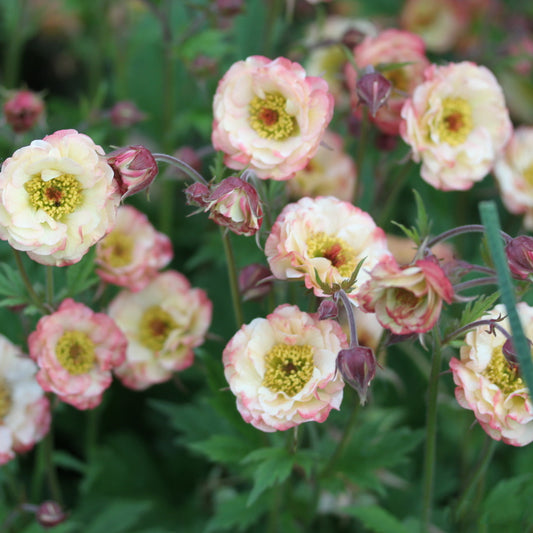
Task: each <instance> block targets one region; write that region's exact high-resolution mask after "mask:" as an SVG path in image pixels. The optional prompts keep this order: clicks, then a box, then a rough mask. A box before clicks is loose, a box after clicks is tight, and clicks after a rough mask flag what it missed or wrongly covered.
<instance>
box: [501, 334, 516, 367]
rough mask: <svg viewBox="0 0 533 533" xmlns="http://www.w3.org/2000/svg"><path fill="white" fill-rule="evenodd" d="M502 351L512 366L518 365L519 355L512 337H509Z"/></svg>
mask: <svg viewBox="0 0 533 533" xmlns="http://www.w3.org/2000/svg"><path fill="white" fill-rule="evenodd" d="M502 353H503V356H504V357H505V359H506V360H507V362H508V363H509V365H510V366H511V368H517V367H518V355H517V353H516V350H515V349H514V344H513V340H512V339H507V340H506V341H505V342H504V343H503V346H502Z"/></svg>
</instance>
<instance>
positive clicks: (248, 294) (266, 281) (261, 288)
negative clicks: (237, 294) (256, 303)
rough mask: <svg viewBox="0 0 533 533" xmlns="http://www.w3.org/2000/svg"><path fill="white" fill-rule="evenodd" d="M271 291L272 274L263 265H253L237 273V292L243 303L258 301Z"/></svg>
mask: <svg viewBox="0 0 533 533" xmlns="http://www.w3.org/2000/svg"><path fill="white" fill-rule="evenodd" d="M271 289H272V273H271V272H270V269H269V268H267V267H266V266H265V265H261V264H259V263H253V264H251V265H248V266H245V267H244V268H243V269H242V270H241V271H240V272H239V290H240V291H241V294H242V298H243V300H244V301H247V300H259V299H260V298H262V297H263V296H265V295H266V294H268V293H269V292H270V290H271Z"/></svg>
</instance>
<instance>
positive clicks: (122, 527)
mask: <svg viewBox="0 0 533 533" xmlns="http://www.w3.org/2000/svg"><path fill="white" fill-rule="evenodd" d="M151 507H152V503H151V502H149V501H137V500H123V501H120V500H111V501H110V502H109V505H108V506H107V507H103V508H102V511H101V513H99V514H98V515H97V516H95V519H94V520H93V521H91V522H90V523H89V524H87V525H86V526H85V528H84V533H102V532H103V531H105V533H127V532H129V531H134V530H133V529H132V527H133V526H134V525H135V524H136V523H137V522H138V521H139V520H140V519H141V518H142V516H143V515H144V514H146V513H147V512H148V511H149V510H150V508H151Z"/></svg>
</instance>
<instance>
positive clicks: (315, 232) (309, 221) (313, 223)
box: [265, 196, 390, 298]
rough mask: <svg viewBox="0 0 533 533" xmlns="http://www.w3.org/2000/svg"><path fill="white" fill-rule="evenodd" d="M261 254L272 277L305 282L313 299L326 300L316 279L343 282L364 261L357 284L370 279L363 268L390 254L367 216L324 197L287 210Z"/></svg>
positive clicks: (295, 204)
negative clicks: (267, 264) (312, 293)
mask: <svg viewBox="0 0 533 533" xmlns="http://www.w3.org/2000/svg"><path fill="white" fill-rule="evenodd" d="M265 254H266V257H267V259H268V263H269V265H270V269H271V270H272V273H273V274H274V276H275V277H276V278H278V279H288V280H297V279H303V280H304V282H305V286H306V287H307V288H308V289H313V291H314V293H315V294H316V295H317V296H325V293H324V291H323V290H322V289H321V287H320V284H319V283H318V282H317V280H316V275H318V277H319V278H320V280H321V282H322V283H325V284H326V285H328V286H331V285H332V284H333V283H341V282H342V281H343V280H344V279H347V278H349V277H350V276H351V274H352V272H353V271H354V270H355V268H356V267H357V265H358V264H359V262H360V261H361V259H363V258H366V259H365V262H364V266H363V268H362V269H361V271H360V272H359V276H358V278H357V279H358V284H361V283H363V282H364V281H366V280H367V279H368V274H367V273H366V270H369V269H371V268H372V267H373V266H374V265H375V264H376V263H378V262H379V261H381V260H383V259H384V258H385V257H388V256H389V255H390V252H389V251H388V249H387V242H386V237H385V233H384V232H383V230H382V229H381V228H378V227H377V226H376V224H375V223H374V221H373V220H372V217H371V216H370V215H369V214H368V213H365V212H364V211H362V210H361V209H359V208H358V207H355V206H353V205H352V204H350V203H348V202H343V201H341V200H338V199H337V198H334V197H332V196H325V197H318V198H314V199H313V198H302V199H301V200H299V201H298V202H296V203H293V204H289V205H287V206H285V208H284V209H283V211H282V212H281V213H280V215H279V216H278V218H277V220H276V222H275V224H274V226H273V227H272V231H271V233H270V235H269V236H268V238H267V240H266V243H265ZM315 273H316V275H315ZM349 296H350V297H352V298H354V297H355V295H354V293H350V294H349Z"/></svg>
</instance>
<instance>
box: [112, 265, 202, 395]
mask: <svg viewBox="0 0 533 533" xmlns="http://www.w3.org/2000/svg"><path fill="white" fill-rule="evenodd" d="M211 314H212V303H211V301H210V300H209V299H208V298H207V295H206V293H205V292H204V291H203V290H201V289H194V288H191V285H190V283H189V281H188V280H187V279H186V278H185V276H183V275H182V274H180V273H179V272H175V271H172V270H169V271H167V272H163V273H161V274H159V275H158V276H157V277H155V278H154V279H153V280H152V281H150V283H149V284H148V285H147V286H146V287H144V289H143V290H141V291H139V292H130V291H122V292H121V293H119V294H118V295H117V296H116V297H115V299H114V300H113V301H112V302H111V304H110V306H109V316H110V317H112V318H113V319H114V320H115V321H116V323H117V324H118V325H119V327H120V328H121V329H122V331H123V332H124V334H125V335H126V337H127V339H128V349H127V353H126V360H125V361H124V363H123V364H122V365H120V366H119V367H118V368H116V369H115V374H116V375H117V377H118V378H119V379H120V380H121V381H122V383H123V384H124V385H125V386H126V387H129V388H131V389H137V390H141V389H146V388H147V387H149V386H151V385H153V384H155V383H162V382H163V381H167V380H169V379H170V378H171V377H172V374H173V373H174V372H177V371H179V370H184V369H185V368H188V367H189V366H191V365H192V363H193V360H194V351H193V349H194V348H196V347H197V346H200V344H202V343H203V342H204V338H205V334H206V332H207V330H208V329H209V326H210V324H211Z"/></svg>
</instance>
